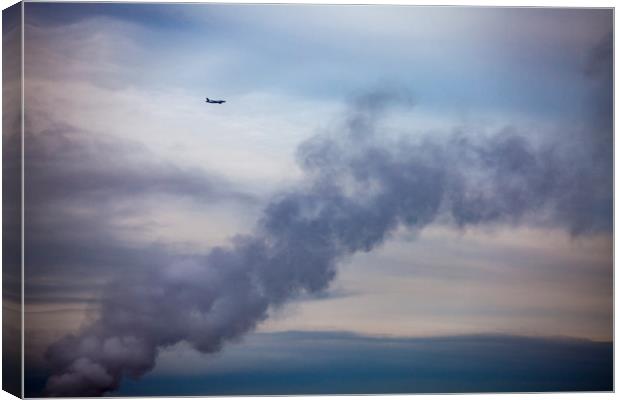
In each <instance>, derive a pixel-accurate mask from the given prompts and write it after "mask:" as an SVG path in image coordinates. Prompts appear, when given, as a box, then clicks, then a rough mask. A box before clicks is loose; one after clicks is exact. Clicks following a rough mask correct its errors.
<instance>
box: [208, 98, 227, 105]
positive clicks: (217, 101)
mask: <svg viewBox="0 0 620 400" xmlns="http://www.w3.org/2000/svg"><path fill="white" fill-rule="evenodd" d="M205 102H206V103H210V104H222V103H226V100H211V99H210V98H208V97H207V100H205Z"/></svg>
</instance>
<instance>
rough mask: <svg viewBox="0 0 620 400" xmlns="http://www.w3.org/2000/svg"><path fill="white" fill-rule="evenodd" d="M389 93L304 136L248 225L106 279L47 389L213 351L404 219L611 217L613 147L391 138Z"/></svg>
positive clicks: (114, 382) (113, 381) (419, 223)
mask: <svg viewBox="0 0 620 400" xmlns="http://www.w3.org/2000/svg"><path fill="white" fill-rule="evenodd" d="M399 96H400V95H398V96H396V97H399ZM373 99H380V100H381V101H374V100H373ZM370 100H373V101H370ZM405 102H407V100H406V99H405ZM389 104H400V102H399V101H398V99H397V98H395V97H394V96H389V95H388V94H387V93H385V92H383V93H381V95H380V96H379V97H372V96H370V97H368V98H367V99H366V100H364V99H361V100H359V101H358V102H356V103H355V104H354V107H353V110H352V111H351V114H350V115H349V116H348V118H346V119H345V120H346V122H345V123H344V124H343V127H342V130H341V132H340V133H339V134H338V135H333V136H330V135H326V136H317V137H314V138H312V139H310V140H308V141H307V142H305V143H303V144H302V145H301V146H300V147H299V149H298V154H297V156H298V161H299V165H300V166H301V167H302V169H303V170H304V171H305V176H306V179H305V180H304V182H303V184H302V185H301V186H300V187H298V188H296V189H295V190H291V191H289V192H287V193H283V194H281V195H280V196H278V197H276V198H274V199H273V201H272V202H271V203H270V204H269V205H268V206H267V207H266V208H265V210H264V212H263V214H262V217H261V218H260V220H259V221H258V223H257V225H256V227H255V229H254V233H253V234H251V235H247V236H238V237H235V238H233V239H232V240H231V244H230V246H227V247H217V248H214V249H213V250H212V251H211V252H210V253H209V254H208V255H207V256H204V257H194V258H185V259H183V260H178V261H177V262H175V263H172V264H171V265H154V266H153V267H152V268H150V269H149V270H148V272H139V273H135V274H134V275H124V276H122V277H120V278H119V279H118V280H117V281H116V282H113V283H112V284H111V285H110V286H109V288H108V290H107V291H106V292H105V296H104V298H103V299H102V307H101V313H100V317H99V319H98V320H97V321H96V322H95V323H94V324H92V325H90V326H88V327H86V328H84V329H83V330H82V331H81V332H79V333H78V334H76V335H69V336H66V337H65V338H63V339H62V340H60V341H58V342H57V343H55V344H53V345H52V346H51V347H50V348H49V350H48V353H47V359H48V361H49V362H50V365H51V367H52V370H53V374H52V375H51V377H50V378H49V380H48V382H47V386H46V393H47V394H48V395H51V396H94V395H102V394H104V393H106V392H109V391H113V390H114V389H116V388H117V387H118V385H119V383H120V381H121V379H122V378H123V377H124V376H129V377H134V378H137V377H140V376H141V375H143V374H144V373H146V372H148V371H149V370H151V369H152V368H153V367H154V364H155V360H156V357H157V354H158V350H159V349H161V348H164V347H166V346H170V345H173V344H175V343H178V342H181V341H185V342H187V343H189V344H190V345H191V346H193V347H194V348H195V349H196V350H198V351H200V352H203V353H212V352H217V351H218V350H220V349H221V347H222V346H223V345H224V344H225V343H226V342H229V341H233V340H235V339H238V338H240V337H241V336H242V335H244V334H245V333H247V332H249V331H251V330H253V329H254V328H255V327H256V326H257V324H259V323H260V322H261V321H264V320H265V319H266V318H267V317H268V316H269V313H270V311H271V310H273V309H275V308H277V307H279V306H281V305H283V304H284V303H285V302H286V301H288V300H290V299H292V298H294V297H296V296H299V295H302V294H312V293H320V292H321V291H322V290H324V289H326V288H327V287H328V285H329V283H330V281H331V280H332V279H333V278H334V276H335V274H336V266H337V264H338V263H339V261H341V260H342V259H343V258H345V257H348V256H350V255H352V254H353V253H356V252H368V251H371V250H372V249H374V248H375V247H377V246H379V245H381V244H382V243H383V242H385V241H386V240H387V239H389V238H390V236H391V235H393V234H394V232H395V231H396V230H397V228H399V227H406V228H408V229H410V230H414V231H419V230H421V229H423V228H424V227H425V226H427V225H428V224H430V223H432V222H434V221H439V220H441V221H442V222H444V223H451V224H454V225H455V226H457V227H466V226H470V225H475V224H489V223H497V224H499V223H503V224H505V223H508V224H516V223H522V222H524V221H527V222H533V223H541V224H549V225H554V226H560V227H563V228H565V229H566V230H567V231H568V232H570V233H572V234H584V233H588V232H597V231H608V230H610V229H611V203H612V192H611V178H610V176H611V175H610V174H603V175H601V173H600V171H601V170H602V168H601V165H603V167H604V166H606V165H608V162H609V160H606V159H603V160H601V159H597V158H593V157H591V152H590V150H587V149H588V148H587V147H584V148H585V149H586V150H584V151H583V154H580V153H579V152H577V153H575V152H573V151H572V147H570V146H568V147H567V146H565V145H564V144H562V143H555V142H553V141H546V142H545V141H541V143H540V144H538V145H534V144H533V143H531V141H529V140H527V139H526V138H524V137H522V136H519V135H517V134H515V133H511V131H509V130H508V131H504V132H500V133H499V134H497V135H496V136H494V137H491V138H484V137H479V138H468V137H469V136H468V137H465V136H463V135H454V136H451V137H449V138H446V139H443V140H442V139H438V138H423V139H418V140H414V139H409V140H406V139H394V140H391V139H387V138H386V137H387V136H386V135H382V134H381V127H380V120H381V116H382V115H383V114H384V113H386V112H389V107H387V105H389ZM587 136H588V135H584V136H583V137H584V138H587ZM601 163H602V164H601ZM142 271H143V270H142Z"/></svg>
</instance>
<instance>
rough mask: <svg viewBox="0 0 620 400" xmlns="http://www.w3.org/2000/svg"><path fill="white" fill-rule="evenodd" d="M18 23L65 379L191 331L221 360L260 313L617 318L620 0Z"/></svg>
mask: <svg viewBox="0 0 620 400" xmlns="http://www.w3.org/2000/svg"><path fill="white" fill-rule="evenodd" d="M25 22H26V29H25V40H26V45H25V52H26V65H25V75H26V84H25V85H26V87H25V96H26V99H25V102H26V109H27V115H26V125H27V142H30V143H31V145H30V146H29V149H28V150H27V154H26V158H27V161H26V162H27V164H28V161H30V164H29V165H30V167H28V166H27V169H29V170H30V174H28V173H27V175H29V180H28V182H27V184H29V185H30V186H29V187H28V188H27V192H29V194H30V196H27V197H29V199H30V200H28V201H27V203H28V204H27V208H29V209H30V210H31V214H30V215H31V218H30V219H29V220H28V221H27V232H28V233H29V235H27V237H28V239H27V240H29V244H30V248H31V249H32V250H31V251H30V253H29V258H30V265H29V268H27V270H26V274H27V282H28V283H27V288H26V292H27V299H26V303H27V307H26V308H27V317H26V326H27V335H26V340H27V342H29V343H30V345H29V346H27V349H28V352H29V353H28V354H27V360H28V361H27V362H28V364H29V365H31V366H32V369H33V370H35V369H36V370H49V368H52V369H54V368H56V369H57V370H56V371H55V376H56V380H55V381H54V383H53V384H52V385H51V386H50V387H52V388H56V389H57V390H61V389H60V388H62V387H66V386H70V384H72V385H73V387H82V386H80V385H81V384H82V383H80V382H84V381H83V380H81V379H82V378H83V376H82V375H80V374H81V373H83V374H85V375H84V376H87V375H88V374H93V376H96V377H98V378H97V379H99V381H100V382H113V383H111V384H109V383H105V384H104V383H102V385H103V386H102V387H104V388H108V389H103V390H104V391H105V390H110V388H115V387H116V386H115V385H117V384H118V382H120V381H118V379H117V378H118V376H120V375H123V374H134V375H143V374H144V373H147V372H148V371H149V370H150V369H152V368H155V371H158V369H157V368H159V366H160V365H162V364H161V363H162V362H164V361H159V360H160V359H161V360H165V358H164V357H165V354H168V353H167V352H169V351H170V350H169V348H170V346H173V347H172V348H173V349H176V347H174V346H176V345H177V344H178V343H180V346H183V345H187V346H188V347H187V349H184V350H182V351H194V352H195V353H196V354H197V355H198V354H200V353H201V352H202V353H207V355H206V356H204V357H206V358H202V357H203V355H202V354H201V355H200V357H198V358H195V359H193V360H194V361H192V362H195V364H192V365H193V368H194V367H195V368H197V369H198V370H201V371H204V373H205V374H206V373H208V371H209V370H208V368H209V367H208V366H209V365H210V364H209V361H208V360H209V358H208V357H226V354H228V353H226V351H224V352H223V353H218V351H219V350H220V347H221V346H223V348H224V349H226V348H227V347H226V346H227V345H228V343H229V342H231V341H233V342H234V341H235V340H243V338H244V337H245V334H246V333H251V332H253V331H258V332H259V333H258V335H259V337H262V336H260V335H267V336H265V337H268V335H270V334H272V335H276V336H274V337H276V338H277V337H278V336H277V335H278V334H280V333H281V332H288V331H303V332H306V333H308V334H311V333H312V332H315V333H316V335H317V338H318V337H323V336H322V335H324V334H325V333H324V332H344V331H346V332H353V333H355V334H357V335H362V336H364V335H366V336H371V337H386V336H387V337H418V338H420V337H423V338H432V337H445V336H458V337H461V336H460V335H465V336H464V337H467V335H472V334H487V335H491V337H496V335H499V337H502V338H506V336H505V335H508V337H509V338H512V337H513V336H515V335H521V336H527V337H537V338H540V337H557V336H566V337H576V338H582V339H586V340H594V341H609V340H611V338H612V322H611V321H612V283H611V275H612V235H611V204H612V201H611V200H612V196H613V195H612V184H611V182H612V181H611V152H610V149H611V143H612V142H611V139H612V136H611V114H610V111H609V110H610V107H611V97H610V93H611V92H610V91H611V86H610V82H611V81H610V79H611V75H610V74H609V73H608V71H611V58H610V54H611V53H610V51H611V48H612V47H611V46H612V44H611V41H610V38H611V36H610V35H611V33H612V13H611V11H609V10H604V9H579V10H574V9H572V10H571V9H543V8H532V9H529V8H518V9H516V8H476V7H472V8H451V7H450V8H448V7H446V8H437V7H402V6H300V5H297V6H287V5H260V6H256V5H182V4H176V5H127V4H125V5H123V4H88V5H87V4H52V3H49V4H46V3H28V4H27V5H26V19H25ZM205 96H208V97H211V98H224V99H226V100H227V103H226V104H224V105H211V104H205V103H204V97H205ZM324 238H331V240H327V241H324ZM239 260H245V261H239ZM287 260H288V261H287ZM237 274H239V275H237ZM76 277H79V279H76ZM246 280H247V282H246ZM245 285H247V286H245ZM178 287H181V288H183V289H182V290H177V289H174V288H178ZM142 290H144V292H141V291H142ZM158 293H159V294H158ZM162 293H169V294H170V296H171V297H169V298H168V300H169V301H164V300H166V298H165V297H161V296H163V295H162ZM183 293H187V295H183ZM126 314H127V315H126ZM151 315H161V316H167V318H172V319H173V320H175V321H177V322H178V323H179V324H181V325H182V327H180V328H179V329H178V331H175V330H174V329H171V328H170V327H169V326H162V324H160V323H159V322H157V321H156V320H151V319H150V316H151ZM147 316H148V318H147ZM142 317H145V319H144V320H143V319H142ZM131 320H134V321H140V322H139V323H138V322H136V323H135V324H132V323H130V322H128V321H131ZM171 325H174V324H171ZM69 333H75V334H77V336H75V337H74V339H75V341H73V340H74V339H70V340H69V339H67V340H64V341H63V339H62V338H63V337H66V335H67V334H69ZM502 335H504V336H502ZM356 337H357V336H356ZM59 339H60V342H58V340H59ZM269 340H271V339H269ZM274 340H275V339H274ZM317 340H318V339H317ZM511 340H512V339H510V340H508V341H509V342H510V343H511V344H510V345H514V346H521V345H523V346H524V347H523V348H527V346H529V344H530V342H527V344H523V343H525V342H519V341H517V342H512V341H511ZM53 343H56V345H52V344H53ZM84 343H99V344H98V345H97V346H99V347H97V346H95V347H88V346H86V345H85V344H84ZM252 343H253V342H252ZM50 345H52V349H57V350H52V353H54V351H56V353H54V354H61V353H63V354H75V359H70V360H69V361H67V360H65V359H64V358H63V357H64V356H62V357H61V356H54V355H52V356H49V355H48V356H47V359H46V356H44V354H45V352H46V349H48V348H49V346H50ZM54 346H55V347H54ZM85 346H86V347H85ZM241 346H244V345H243V344H241ZM248 346H253V344H249V345H248ZM87 347H88V348H89V349H90V350H84V349H86V348H87ZM125 347H127V348H129V347H130V348H131V349H132V351H135V352H132V353H131V354H132V356H131V358H127V359H123V361H122V362H119V361H118V360H117V358H116V357H119V356H118V354H121V353H123V351H121V350H119V349H123V348H125ZM192 347H193V348H194V350H189V349H190V348H192ZM95 348H96V349H99V350H93V349H95ZM58 349H60V350H58ZM63 349H64V350H63ZM76 349H77V350H76ZM80 349H81V350H80ZM163 349H168V350H165V352H166V353H165V354H164V353H161V351H163ZM179 351H181V350H179ZM369 351H370V350H369ZM373 351H374V350H373ZM212 353H215V355H211V354H212ZM162 354H164V355H162ZM369 354H374V353H373V352H372V351H371V352H370V353H369ZM298 356H299V357H304V355H303V354H299V355H298ZM55 357H56V358H55ZM127 357H129V356H127ZM369 357H370V355H369ZM80 360H87V361H88V362H86V361H80ZM205 360H207V361H205ZM119 365H120V366H119ZM119 368H120V369H119ZM342 368H343V369H346V368H348V367H347V366H343V367H342ZM403 368H406V367H405V366H403ZM485 368H486V367H485ZM603 369H604V368H603ZM59 371H60V372H59ZM84 371H86V372H84ZM218 373H219V372H218ZM148 376H149V374H148V373H147V375H146V377H145V380H144V381H143V382H144V385H145V386H143V389H140V388H141V386H140V385H141V383H139V382H142V381H139V382H138V383H137V384H136V383H134V384H131V385H130V386H128V387H129V388H130V389H127V390H135V391H136V392H135V393H138V392H140V390H146V391H148V385H149V382H150V381H149V380H148ZM158 376H159V375H158ZM93 379H94V378H93ZM386 379H387V378H386ZM596 379H599V378H598V377H597V378H596ZM87 380H88V379H87ZM603 380H604V379H603ZM386 382H387V381H386ZM597 382H598V381H597ZM537 384H541V385H543V386H535V385H534V386H532V387H549V388H550V387H552V386H553V385H551V386H544V384H542V383H540V382H539V383H536V385H537ZM106 385H109V386H106ZM128 385H129V384H128ZM136 385H137V386H136ZM386 385H387V383H386ZM455 385H456V384H455ZM481 385H482V384H481ZM515 385H516V384H515ZM560 386H561V385H560ZM124 387H125V386H124V383H123V384H122V385H121V391H120V392H119V393H123V391H122V390H123V388H124ZM406 387H407V388H408V389H407V390H418V389H416V388H417V386H406ZM459 387H461V386H458V385H456V386H455V388H459ZM480 387H481V389H480V390H486V389H484V388H487V387H488V388H491V387H494V386H493V385H490V386H484V385H482V386H480ZM525 387H526V386H523V388H524V389H523V390H527V389H525ZM558 387H559V386H558ZM515 388H516V389H515V390H520V389H518V388H521V386H518V385H517V386H515ZM56 389H54V390H56ZM50 390H51V389H50ZM84 390H86V391H88V390H90V388H88V387H84ZM291 390H294V389H291ZM300 390H301V389H300ZM335 390H336V389H335ZM343 390H344V391H346V390H345V389H343ZM420 390H421V389H420ZM429 390H430V391H434V390H435V389H433V388H432V387H431V388H430V389H429ZM437 390H439V389H437ZM457 390H460V389H457ZM472 390H474V389H472ZM490 390H491V389H490ZM439 391H441V390H439ZM52 392H53V391H52ZM58 393H61V392H58ZM127 393H129V392H127ZM132 393H133V392H132Z"/></svg>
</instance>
